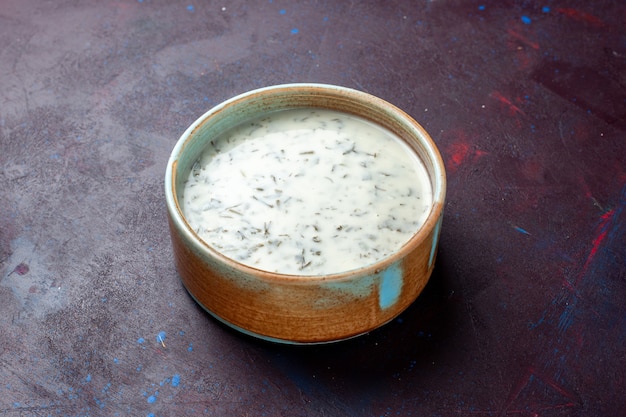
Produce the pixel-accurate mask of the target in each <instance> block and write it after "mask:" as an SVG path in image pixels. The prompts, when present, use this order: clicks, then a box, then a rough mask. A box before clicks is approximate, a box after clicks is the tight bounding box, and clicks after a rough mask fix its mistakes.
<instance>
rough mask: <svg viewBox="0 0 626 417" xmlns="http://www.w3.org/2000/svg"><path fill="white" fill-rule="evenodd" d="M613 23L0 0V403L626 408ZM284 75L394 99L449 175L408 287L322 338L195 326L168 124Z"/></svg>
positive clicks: (323, 5)
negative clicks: (420, 273) (351, 327)
mask: <svg viewBox="0 0 626 417" xmlns="http://www.w3.org/2000/svg"><path fill="white" fill-rule="evenodd" d="M625 21H626V5H625V4H624V2H620V1H594V2H587V1H577V0H572V1H566V2H559V4H556V2H552V1H545V2H535V1H501V2H489V3H487V2H484V3H481V2H473V1H446V0H438V1H434V0H432V1H420V2H417V1H413V2H412V1H385V2H382V1H365V2H348V1H342V2H335V1H330V0H328V1H310V2H292V1H290V2H287V1H279V0H273V1H270V0H268V1H257V2H244V1H228V2H227V1H224V2H212V1H211V2H209V1H191V0H190V1H187V2H183V1H151V0H143V1H136V0H132V1H131V0H126V1H117V2H113V1H109V2H104V1H95V0H86V1H80V0H76V1H69V0H68V1H46V2H43V1H35V0H26V1H24V0H8V1H3V2H2V3H1V5H0V45H1V48H0V313H1V314H0V336H1V337H0V415H6V416H13V415H16V416H17V415H42V416H47V415H51V416H57V415H58V416H99V415H103V416H116V415H119V416H123V415H133V416H151V415H153V416H170V415H171V416H174V415H176V416H182V415H213V416H263V415H265V416H425V415H428V416H621V415H624V414H623V413H624V409H625V408H626V400H625V398H626V397H625V395H624V392H625V391H626V349H625V346H626V301H625V300H626V244H625V242H626V212H625V210H624V209H625V206H626V168H625V166H626V132H625V129H626V102H625V100H626V88H625V86H626V33H625V30H624V22H625ZM286 82H324V83H332V84H339V85H344V86H347V87H353V88H357V89H360V90H363V91H366V92H369V93H372V94H374V95H378V96H380V97H382V98H384V99H386V100H388V101H390V102H392V103H394V104H395V105H397V106H399V107H401V108H402V109H404V110H406V111H407V112H408V113H409V114H411V115H412V116H413V117H414V118H415V119H416V120H418V121H419V122H420V123H421V124H422V125H423V126H424V127H425V128H426V129H427V130H428V131H429V132H430V133H431V135H432V136H433V138H434V140H435V142H436V143H437V144H438V146H439V147H440V149H441V151H442V154H443V156H444V159H445V161H446V166H447V169H448V180H449V183H448V200H447V204H446V214H445V216H446V217H445V221H444V225H443V230H442V236H441V246H440V252H439V258H438V260H437V267H436V270H435V274H434V275H433V278H432V280H431V282H430V283H429V285H428V287H427V288H426V291H425V292H424V293H423V295H422V296H421V297H420V298H419V299H418V300H417V302H416V303H415V304H414V305H413V306H411V307H410V308H409V310H407V311H406V312H405V313H404V314H403V315H402V316H401V317H400V318H398V319H397V320H395V321H394V322H392V323H390V324H388V325H387V326H385V327H383V328H381V329H379V330H377V331H375V332H372V333H371V334H369V335H366V336H363V337H360V338H357V339H354V340H350V341H347V342H343V343H338V344H333V345H328V346H317V347H289V346H278V345H272V344H268V343H264V342H259V341H256V340H253V339H250V338H247V337H244V336H241V335H239V334H237V333H235V332H233V331H230V330H228V329H226V328H224V327H223V326H221V325H219V324H218V323H216V322H215V321H214V320H213V319H211V318H210V317H209V316H208V315H207V314H205V313H204V312H203V311H202V310H201V309H200V308H199V307H198V306H197V305H196V304H194V302H193V301H192V299H191V298H190V297H189V296H188V295H187V293H186V292H185V290H184V289H183V287H182V285H181V284H180V282H179V280H178V277H177V275H176V271H175V270H174V267H173V259H172V254H171V246H170V241H169V234H168V230H167V227H166V217H165V208H164V195H163V174H164V169H165V164H166V161H167V158H168V156H169V153H170V152H171V149H172V147H173V146H174V143H175V142H176V140H177V139H178V137H179V136H180V135H181V133H182V132H183V131H184V130H185V128H186V127H187V126H188V125H189V124H191V123H192V122H193V121H194V120H195V119H196V118H197V117H199V116H200V115H201V114H202V113H204V112H205V111H206V110H208V109H209V108H210V107H212V106H213V105H216V104H218V103H219V102H221V101H222V100H225V99H227V98H230V97H232V96H234V95H236V94H239V93H242V92H245V91H248V90H250V89H253V88H257V87H262V86H266V85H271V84H278V83H286ZM161 332H164V333H161Z"/></svg>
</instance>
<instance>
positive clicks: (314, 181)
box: [179, 109, 432, 275]
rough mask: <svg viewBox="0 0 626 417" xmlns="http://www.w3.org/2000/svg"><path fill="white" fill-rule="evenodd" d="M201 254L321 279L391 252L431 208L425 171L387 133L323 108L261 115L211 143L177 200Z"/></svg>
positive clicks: (364, 122) (403, 147) (408, 152)
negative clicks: (210, 251) (203, 247)
mask: <svg viewBox="0 0 626 417" xmlns="http://www.w3.org/2000/svg"><path fill="white" fill-rule="evenodd" d="M179 201H180V202H181V206H182V209H183V214H184V216H185V218H186V219H187V222H188V223H189V225H190V226H191V228H192V229H193V230H194V231H195V232H196V233H197V234H198V236H199V237H200V238H201V239H203V240H204V241H205V242H206V243H207V244H208V245H209V246H211V247H213V248H214V249H215V250H216V251H218V252H220V253H222V254H223V255H225V256H227V257H229V258H231V259H233V260H236V261H238V262H240V263H243V264H246V265H249V266H251V267H254V268H258V269H262V270H265V271H271V272H279V273H283V274H293V275H323V274H331V273H339V272H345V271H349V270H353V269H356V268H360V267H363V266H367V265H370V264H373V263H375V262H377V261H378V260H381V259H383V258H385V257H387V256H389V255H390V254H392V253H394V252H395V251H397V250H398V249H400V248H401V247H402V246H403V245H404V244H405V243H406V242H407V241H408V240H409V239H410V238H411V237H412V236H413V235H414V234H415V233H416V232H417V230H418V229H419V228H420V227H421V225H422V224H423V222H424V221H425V219H426V218H427V216H428V214H429V211H430V207H431V204H432V189H431V185H430V181H429V179H428V174H427V172H426V169H425V167H424V165H423V163H422V161H421V160H420V159H419V157H418V156H417V154H416V153H415V152H414V151H412V150H411V148H410V147H409V146H408V145H407V144H406V143H405V142H404V141H402V140H401V139H399V138H398V137H396V136H395V135H394V134H392V133H391V132H389V131H387V130H386V129H383V128H382V127H379V126H377V125H375V124H373V123H370V122H368V121H366V120H364V119H361V118H358V117H355V116H352V115H348V114H344V113H340V112H335V111H330V110H320V109H296V110H286V111H281V112H276V113H270V114H268V115H266V116H264V117H263V118H260V119H257V120H253V121H251V122H249V123H245V124H243V125H241V126H238V127H236V128H234V129H233V130H230V131H228V132H226V133H225V134H224V135H222V136H221V137H216V138H215V139H214V140H212V141H211V142H210V145H209V146H207V148H206V149H205V151H204V152H203V153H202V155H201V156H200V158H199V159H198V161H197V162H196V163H195V164H194V166H193V168H192V170H191V172H190V174H189V178H188V179H187V181H186V182H185V187H184V189H183V191H182V195H181V196H180V198H179Z"/></svg>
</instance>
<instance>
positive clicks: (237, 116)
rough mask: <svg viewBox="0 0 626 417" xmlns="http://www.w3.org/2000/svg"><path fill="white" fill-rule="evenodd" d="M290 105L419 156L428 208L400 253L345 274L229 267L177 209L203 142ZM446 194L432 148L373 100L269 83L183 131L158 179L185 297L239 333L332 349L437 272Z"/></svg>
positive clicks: (334, 89)
mask: <svg viewBox="0 0 626 417" xmlns="http://www.w3.org/2000/svg"><path fill="white" fill-rule="evenodd" d="M294 108H320V109H330V110H335V111H340V112H344V113H348V114H353V115H356V116H360V117H361V118H365V119H367V120H368V121H371V122H373V123H375V124H378V125H379V126H382V127H384V128H386V129H388V130H390V131H391V132H393V133H395V134H396V135H397V136H398V137H400V138H401V139H402V140H403V141H405V142H406V143H407V144H408V145H409V147H410V148H411V149H412V150H414V151H415V153H416V154H417V155H418V156H419V158H420V159H421V161H422V162H423V163H424V165H425V167H426V170H427V172H428V176H429V179H430V183H431V186H432V192H433V202H432V206H431V208H430V212H429V214H428V217H427V218H426V220H425V222H424V223H423V225H422V226H421V228H420V229H419V230H418V231H417V232H416V233H415V234H414V235H413V236H412V237H411V238H410V239H409V240H408V242H407V243H405V244H404V246H402V247H401V248H400V249H399V250H397V251H395V252H394V253H392V254H391V255H389V256H387V257H386V258H384V259H382V260H380V261H377V262H376V263H373V264H371V265H367V266H364V267H361V268H358V269H353V270H350V271H347V272H339V273H332V274H327V275H319V276H298V275H287V274H280V273H273V272H267V271H263V270H259V269H256V268H253V267H250V266H246V265H244V264H242V263H240V262H237V261H234V260H233V259H231V258H229V257H226V256H224V255H223V254H221V253H220V252H219V251H217V250H216V249H214V248H212V247H211V246H209V245H208V244H207V243H205V242H204V241H203V240H202V239H200V237H199V236H198V235H197V234H196V233H195V232H194V230H192V228H191V227H190V225H189V223H188V222H187V220H186V219H185V216H184V214H183V211H182V209H181V203H180V200H179V198H180V192H181V189H182V188H183V187H184V182H185V180H186V179H187V177H188V175H189V173H190V170H191V169H192V167H193V164H194V162H195V161H196V160H197V159H198V157H199V155H200V153H201V152H202V151H203V149H205V147H206V146H207V145H208V143H209V142H210V140H211V139H212V138H214V137H216V136H218V135H220V134H221V133H222V132H224V131H226V130H228V129H229V128H231V127H233V126H236V125H238V124H240V123H242V122H244V121H247V120H250V119H252V118H255V117H258V116H261V115H263V114H266V113H269V112H273V111H278V110H285V109H294ZM445 190H446V178H445V169H444V164H443V161H442V159H441V156H440V154H439V151H438V150H437V147H436V145H435V144H434V142H433V141H432V139H431V138H430V136H429V135H428V133H427V132H426V131H425V130H424V129H423V128H422V127H421V126H420V125H419V124H418V123H417V122H416V121H415V120H413V119H412V118H411V117H410V116H408V115H407V114H406V113H405V112H403V111H402V110H400V109H398V108H397V107H395V106H393V105H392V104H390V103H388V102H386V101H384V100H382V99H380V98H377V97H374V96H372V95H369V94H367V93H363V92H360V91H356V90H353V89H349V88H345V87H339V86H332V85H323V84H286V85H278V86H271V87H266V88H261V89H258V90H254V91H250V92H248V93H244V94H241V95H239V96H237V97H234V98H232V99H230V100H227V101H225V102H223V103H221V104H219V105H218V106H216V107H214V108H213V109H211V110H209V111H208V112H207V113H205V114H204V115H203V116H201V117H200V118H199V119H198V120H197V121H195V122H194V123H193V124H192V125H191V126H190V127H189V128H188V129H187V130H186V131H185V132H184V133H183V135H182V136H181V137H180V139H179V141H178V142H177V143H176V145H175V147H174V149H173V151H172V154H171V157H170V159H169V161H168V164H167V171H166V175H165V195H166V203H167V213H168V220H169V227H170V234H171V239H172V244H173V252H174V259H175V264H176V268H177V270H178V273H179V275H180V278H181V280H182V282H183V284H184V286H185V287H186V289H187V291H188V292H189V294H190V295H191V296H192V297H193V298H194V299H195V300H196V302H197V303H198V304H200V305H201V306H202V307H203V308H204V309H205V310H206V311H207V312H209V313H210V314H211V315H213V316H214V317H215V318H217V319H218V320H220V321H222V322H224V323H226V324H227V325H229V326H231V327H233V328H235V329H237V330H239V331H241V332H243V333H246V334H249V335H253V336H256V337H259V338H262V339H265V340H270V341H274V342H283V343H293V344H314V343H326V342H333V341H338V340H342V339H347V338H351V337H354V336H358V335H361V334H364V333H367V332H369V331H371V330H373V329H375V328H377V327H379V326H381V325H383V324H385V323H387V322H389V321H390V320H392V319H394V318H395V317H396V316H398V315H399V314H400V313H401V312H402V311H404V310H405V309H406V308H407V307H408V306H409V305H410V304H411V303H413V301H415V299H416V298H417V297H418V295H419V294H420V292H421V291H422V290H423V288H424V287H425V285H426V283H427V282H428V280H429V278H430V275H431V273H432V271H433V267H434V265H435V258H436V254H437V245H438V240H439V231H440V227H441V222H442V215H443V206H444V199H445ZM355 244H357V242H355Z"/></svg>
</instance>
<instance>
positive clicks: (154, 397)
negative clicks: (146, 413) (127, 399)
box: [148, 392, 159, 404]
mask: <svg viewBox="0 0 626 417" xmlns="http://www.w3.org/2000/svg"><path fill="white" fill-rule="evenodd" d="M157 395H159V393H158V392H155V393H154V395H151V396H149V397H148V403H149V404H152V403H154V402H155V401H156V397H157Z"/></svg>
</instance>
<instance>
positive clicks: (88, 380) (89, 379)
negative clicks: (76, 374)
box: [85, 374, 91, 382]
mask: <svg viewBox="0 0 626 417" xmlns="http://www.w3.org/2000/svg"><path fill="white" fill-rule="evenodd" d="M85 381H87V382H91V374H87V378H85Z"/></svg>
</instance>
